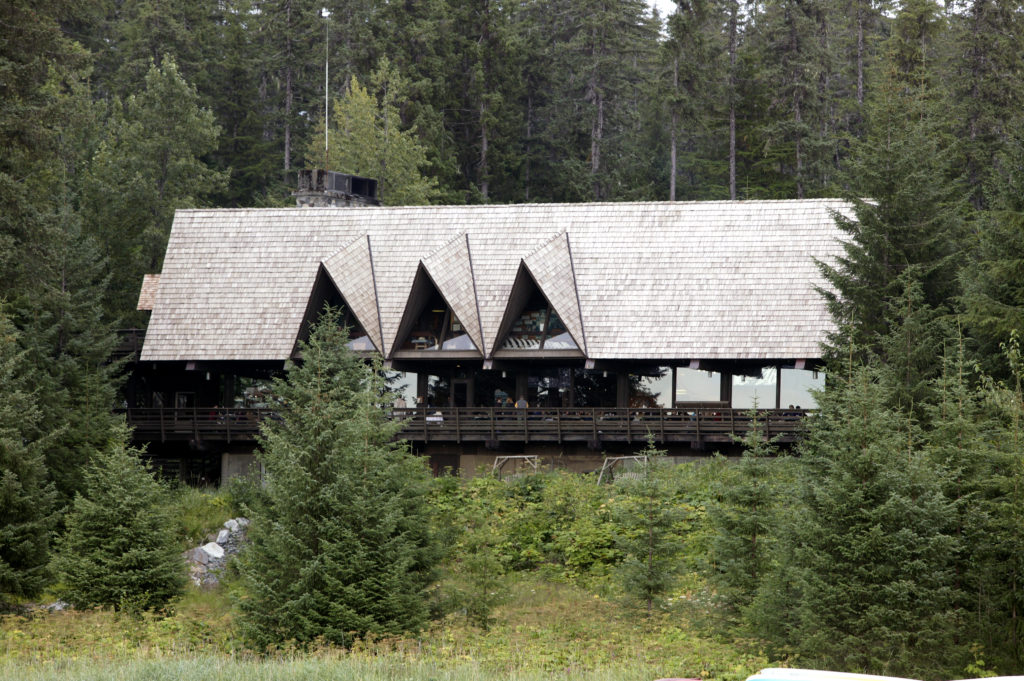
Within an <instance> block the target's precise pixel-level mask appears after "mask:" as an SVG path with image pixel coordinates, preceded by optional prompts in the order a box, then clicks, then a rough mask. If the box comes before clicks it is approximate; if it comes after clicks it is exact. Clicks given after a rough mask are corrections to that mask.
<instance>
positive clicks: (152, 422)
mask: <svg viewBox="0 0 1024 681" xmlns="http://www.w3.org/2000/svg"><path fill="white" fill-rule="evenodd" d="M123 411H124V413H125V415H126V417H127V420H128V425H130V426H132V427H133V428H134V429H135V438H136V439H137V440H142V441H158V442H166V441H171V440H192V441H196V442H201V441H208V442H242V441H251V440H253V439H254V438H255V436H256V434H257V433H258V432H259V424H260V422H261V421H263V420H264V419H266V418H276V416H275V415H274V412H273V410H270V409H233V408H232V409H224V408H212V407H189V408H133V409H126V410H123ZM806 413H807V412H806V410H801V409H760V410H758V412H757V419H758V420H759V421H760V427H761V430H762V431H763V432H764V433H765V434H766V435H767V436H769V437H776V436H777V437H778V438H779V440H780V441H781V442H792V441H794V440H795V439H796V438H797V437H798V435H799V432H800V430H801V427H802V421H803V417H804V416H805V415H806ZM388 414H389V416H390V417H391V418H394V419H399V420H402V421H404V423H405V426H404V428H403V429H402V432H401V437H403V438H405V439H408V440H412V441H418V442H456V443H459V442H484V443H494V444H496V443H501V442H509V443H511V442H588V443H598V442H644V441H646V440H647V439H649V438H652V437H653V439H654V441H655V442H658V443H669V442H693V443H703V442H731V441H733V440H734V439H735V438H737V437H743V436H744V435H745V434H746V433H748V432H749V431H750V429H751V427H752V424H753V419H752V418H751V412H750V411H749V410H742V409H728V408H697V409H684V408H680V409H630V408H539V409H535V408H528V409H501V408H487V407H479V408H477V407H458V408H441V409H434V408H422V407H421V408H402V409H399V408H395V409H389V411H388Z"/></svg>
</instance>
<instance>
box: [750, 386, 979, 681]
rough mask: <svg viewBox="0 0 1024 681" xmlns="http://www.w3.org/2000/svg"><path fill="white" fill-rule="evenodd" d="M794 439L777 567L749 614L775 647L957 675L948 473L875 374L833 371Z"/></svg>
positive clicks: (856, 667)
mask: <svg viewBox="0 0 1024 681" xmlns="http://www.w3.org/2000/svg"><path fill="white" fill-rule="evenodd" d="M831 381H832V385H831V386H830V388H829V390H827V391H825V393H823V394H822V395H821V397H820V400H819V411H818V413H817V415H816V416H815V417H814V419H813V420H812V421H811V423H810V428H809V431H808V433H807V436H806V439H805V440H804V441H803V443H802V444H801V446H800V454H801V458H802V460H803V462H804V465H805V466H806V471H805V474H804V475H803V476H801V478H800V481H799V483H798V485H797V488H796V490H795V493H794V496H795V499H796V501H797V502H798V505H796V506H795V507H794V508H793V509H792V510H791V511H790V512H789V513H787V514H785V515H783V516H780V547H779V551H778V553H777V556H778V569H777V570H776V571H775V572H774V573H773V575H772V576H771V577H770V578H769V579H767V580H765V582H764V584H763V585H762V589H761V591H760V593H759V594H758V597H757V599H756V600H755V602H754V604H753V605H752V607H751V610H750V616H751V620H752V621H753V622H754V624H755V629H756V630H757V631H758V633H760V634H761V635H762V636H764V637H765V638H767V639H768V640H770V641H771V642H772V643H773V644H774V645H775V646H776V648H775V651H774V652H775V653H776V654H778V653H780V652H788V653H793V654H798V655H800V657H801V659H802V660H804V661H805V662H806V663H807V664H809V665H815V666H817V665H823V668H832V669H848V670H851V671H870V672H874V673H880V674H894V675H909V676H916V675H925V676H941V675H946V674H954V673H955V670H956V669H958V668H960V667H961V666H962V665H963V663H964V658H963V653H964V652H965V650H964V647H963V646H962V644H961V642H960V641H958V640H957V638H956V633H957V631H958V627H957V624H956V623H957V621H958V617H959V613H958V611H957V606H958V604H959V603H960V594H959V593H957V581H956V578H955V571H954V567H955V565H956V556H957V553H958V552H959V550H960V547H961V540H960V538H959V537H958V536H957V534H956V528H957V520H958V512H957V506H956V503H955V502H954V501H952V500H950V499H949V498H948V497H947V496H946V494H945V489H944V488H945V484H946V480H945V469H943V468H942V467H940V466H937V465H936V463H935V461H934V460H932V459H930V458H928V457H927V456H926V455H924V453H923V452H922V449H921V433H920V429H919V428H918V426H917V425H916V423H915V422H914V421H913V420H912V419H910V418H908V416H907V415H906V414H905V413H904V412H902V411H899V410H896V409H893V408H892V407H891V403H892V400H893V396H892V390H891V388H889V387H888V385H889V379H888V378H887V377H886V376H885V375H884V371H883V372H880V371H878V370H874V369H870V368H858V369H852V370H850V373H849V375H848V376H837V375H836V374H835V372H833V374H832V377H831Z"/></svg>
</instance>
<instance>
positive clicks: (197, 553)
mask: <svg viewBox="0 0 1024 681" xmlns="http://www.w3.org/2000/svg"><path fill="white" fill-rule="evenodd" d="M186 560H188V561H189V562H190V563H198V564H200V565H206V564H207V563H209V562H210V554H208V553H207V552H206V551H203V548H202V547H201V546H200V547H198V548H194V549H192V550H191V551H189V552H188V553H187V554H186Z"/></svg>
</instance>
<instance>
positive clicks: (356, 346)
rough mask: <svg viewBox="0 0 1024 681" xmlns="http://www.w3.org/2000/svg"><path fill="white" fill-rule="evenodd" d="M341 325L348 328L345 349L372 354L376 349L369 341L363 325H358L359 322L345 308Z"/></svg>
mask: <svg viewBox="0 0 1024 681" xmlns="http://www.w3.org/2000/svg"><path fill="white" fill-rule="evenodd" d="M341 324H342V326H344V327H346V328H348V338H349V341H348V343H345V347H346V348H348V349H349V350H355V351H356V352H374V351H375V350H376V349H377V348H376V347H374V345H373V341H371V340H370V336H369V335H368V334H367V333H366V329H364V328H363V325H362V324H360V323H359V320H358V319H356V316H355V315H354V314H352V311H351V310H349V309H348V308H347V307H346V308H345V317H344V319H343V320H342V323H341Z"/></svg>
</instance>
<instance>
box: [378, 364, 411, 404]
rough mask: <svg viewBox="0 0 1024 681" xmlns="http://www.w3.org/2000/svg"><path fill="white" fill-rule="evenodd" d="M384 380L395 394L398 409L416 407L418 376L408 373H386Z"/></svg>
mask: <svg viewBox="0 0 1024 681" xmlns="http://www.w3.org/2000/svg"><path fill="white" fill-rule="evenodd" d="M384 380H385V381H386V382H387V385H388V389H389V390H391V392H393V393H394V394H395V403H394V406H396V407H415V406H416V374H414V373H411V372H407V371H385V372H384Z"/></svg>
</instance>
